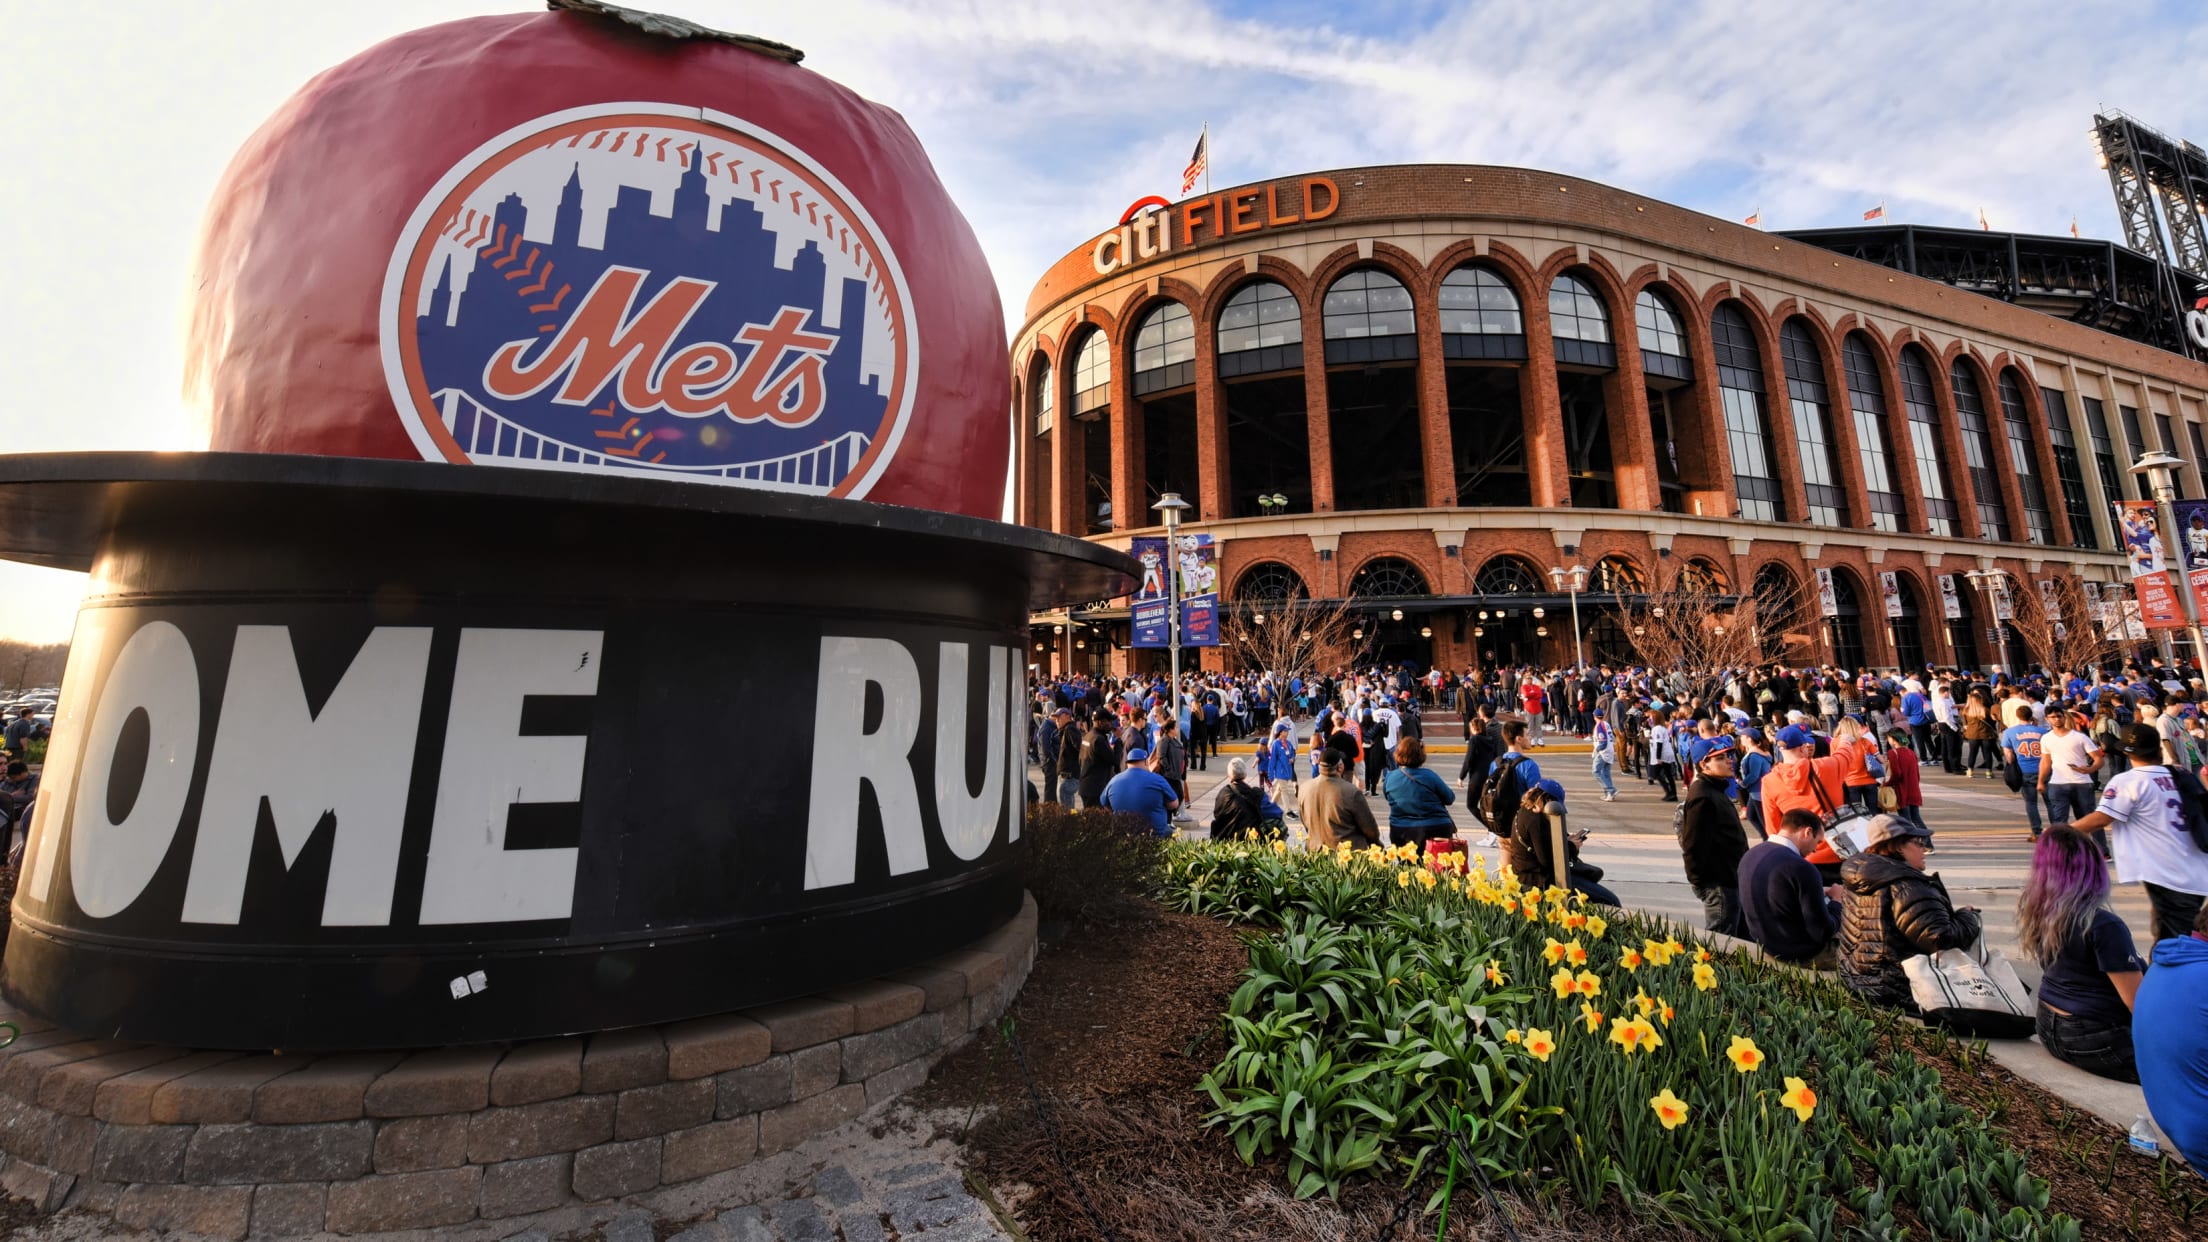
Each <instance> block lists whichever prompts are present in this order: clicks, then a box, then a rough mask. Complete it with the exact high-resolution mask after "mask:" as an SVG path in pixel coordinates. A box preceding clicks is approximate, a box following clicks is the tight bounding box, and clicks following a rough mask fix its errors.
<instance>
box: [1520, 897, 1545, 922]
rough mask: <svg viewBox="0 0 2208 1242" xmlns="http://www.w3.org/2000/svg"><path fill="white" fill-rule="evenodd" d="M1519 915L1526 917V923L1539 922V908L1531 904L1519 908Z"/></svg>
mask: <svg viewBox="0 0 2208 1242" xmlns="http://www.w3.org/2000/svg"><path fill="white" fill-rule="evenodd" d="M1520 913H1522V914H1524V915H1525V916H1526V921H1527V922H1528V923H1538V922H1540V921H1541V907H1539V906H1537V905H1535V904H1533V903H1532V902H1530V901H1529V902H1527V903H1526V904H1525V905H1524V906H1523V907H1521V908H1520Z"/></svg>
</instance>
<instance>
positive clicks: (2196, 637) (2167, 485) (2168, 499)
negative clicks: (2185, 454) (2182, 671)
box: [2131, 449, 2208, 680]
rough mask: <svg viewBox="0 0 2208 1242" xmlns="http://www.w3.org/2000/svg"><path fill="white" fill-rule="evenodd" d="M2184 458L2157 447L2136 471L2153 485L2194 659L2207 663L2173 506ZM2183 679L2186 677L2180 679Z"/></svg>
mask: <svg viewBox="0 0 2208 1242" xmlns="http://www.w3.org/2000/svg"><path fill="white" fill-rule="evenodd" d="M2184 464H2185V462H2184V460H2183V459H2181V458H2178V457H2175V456H2172V455H2171V454H2170V453H2168V452H2166V451H2164V450H2162V449H2156V450H2154V451H2153V452H2150V453H2148V454H2147V455H2146V456H2144V457H2141V458H2140V459H2139V460H2138V461H2136V462H2134V463H2133V464H2132V467H2131V472H2132V473H2133V474H2144V475H2146V476H2147V482H2148V483H2150V484H2152V485H2153V487H2154V510H2155V517H2156V519H2157V520H2158V521H2159V522H2160V524H2161V527H2162V531H2161V534H2162V538H2163V546H2164V547H2166V548H2168V549H2169V563H2170V565H2171V567H2172V571H2173V572H2172V576H2173V577H2174V578H2175V579H2176V581H2175V583H2174V584H2173V585H2174V587H2175V589H2176V591H2177V600H2178V604H2179V605H2180V606H2181V607H2183V608H2184V609H2185V631H2186V633H2188V634H2190V635H2191V636H2192V639H2193V660H2194V661H2195V662H2196V663H2201V664H2208V644H2203V643H2202V641H2201V633H2200V610H2199V609H2198V608H2197V607H2195V606H2194V604H2193V582H2192V571H2191V570H2190V569H2189V568H2187V567H2186V564H2185V545H2184V544H2183V543H2182V542H2180V541H2179V539H2178V534H2177V511H2176V510H2175V509H2173V508H2172V507H2171V504H2172V502H2174V501H2175V500H2176V499H2177V483H2176V473H2175V472H2176V470H2177V468H2178V467H2179V466H2182V465H2184ZM2180 680H2183V679H2182V678H2180Z"/></svg>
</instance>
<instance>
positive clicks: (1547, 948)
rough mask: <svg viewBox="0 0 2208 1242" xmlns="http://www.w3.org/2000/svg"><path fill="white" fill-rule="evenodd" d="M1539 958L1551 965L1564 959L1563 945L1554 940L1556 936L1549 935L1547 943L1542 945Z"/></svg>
mask: <svg viewBox="0 0 2208 1242" xmlns="http://www.w3.org/2000/svg"><path fill="white" fill-rule="evenodd" d="M1541 958H1542V960H1543V961H1546V962H1547V963H1548V964H1549V965H1551V966H1554V965H1556V964H1557V963H1558V962H1561V961H1563V960H1564V946H1563V945H1561V944H1558V943H1557V942H1556V937H1554V936H1551V937H1549V943H1548V944H1546V945H1544V946H1542V949H1541Z"/></svg>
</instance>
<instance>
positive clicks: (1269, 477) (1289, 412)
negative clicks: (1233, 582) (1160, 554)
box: [1213, 280, 1311, 517]
mask: <svg viewBox="0 0 2208 1242" xmlns="http://www.w3.org/2000/svg"><path fill="white" fill-rule="evenodd" d="M1213 339H1214V340H1215V341H1216V343H1217V346H1218V354H1219V380H1220V390H1221V397H1222V399H1223V402H1224V409H1225V411H1226V419H1227V507H1228V511H1229V512H1231V513H1232V514H1233V515H1234V516H1236V517H1263V516H1265V515H1267V514H1272V513H1309V512H1310V511H1311V422H1310V418H1309V416H1308V414H1307V412H1306V410H1305V401H1304V387H1303V315H1302V311H1301V310H1300V309H1299V308H1298V307H1297V305H1296V295H1295V294H1293V293H1290V292H1289V291H1288V289H1287V286H1285V285H1282V284H1280V283H1278V282H1277V281H1271V280H1256V281H1251V282H1250V283H1249V284H1246V285H1244V286H1242V287H1241V288H1239V289H1237V290H1235V291H1234V296H1232V297H1230V298H1228V299H1227V304H1226V305H1225V306H1224V307H1221V308H1220V311H1219V325H1218V329H1217V335H1216V336H1215V337H1214V338H1213Z"/></svg>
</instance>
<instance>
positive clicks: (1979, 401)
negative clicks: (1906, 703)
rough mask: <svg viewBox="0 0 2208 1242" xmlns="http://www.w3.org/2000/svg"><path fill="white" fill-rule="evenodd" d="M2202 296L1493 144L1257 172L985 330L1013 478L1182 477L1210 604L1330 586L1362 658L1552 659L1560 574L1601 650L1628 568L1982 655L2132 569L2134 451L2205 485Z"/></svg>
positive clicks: (1880, 643)
mask: <svg viewBox="0 0 2208 1242" xmlns="http://www.w3.org/2000/svg"><path fill="white" fill-rule="evenodd" d="M1851 215H1852V213H1851ZM1107 223H1108V222H1107V221H1101V220H1100V221H1098V222H1097V224H1098V225H1099V226H1100V227H1101V226H1103V225H1105V224H1107ZM2171 285H2174V286H2175V291H2176V292H2175V295H2171V294H2170V293H2169V288H2168V287H2169V286H2171ZM2203 292H2208V289H2204V288H2203V282H2202V280H2201V278H2200V277H2199V276H2197V275H2195V274H2193V273H2191V272H2189V271H2188V270H2184V269H2182V268H2181V267H2179V266H2176V265H2171V264H2166V263H2164V262H2162V261H2161V260H2160V259H2159V258H2158V257H2157V256H2155V255H2152V254H2149V253H2146V252H2144V251H2140V250H2136V249H2132V248H2128V247H2125V246H2122V245H2114V244H2111V243H2109V242H2107V241H2105V240H2096V239H2078V238H2074V237H2071V236H2067V235H2060V236H2033V235H2022V234H2005V233H1991V232H1987V231H1983V230H1981V229H1980V228H1978V227H1977V226H1976V224H1971V225H1969V226H1968V227H1965V228H1955V229H1949V228H1933V227H1927V226H1924V225H1911V224H1908V223H1906V222H1895V221H1892V220H1890V219H1889V220H1888V221H1886V222H1882V223H1877V224H1860V225H1858V224H1853V223H1851V224H1850V225H1849V226H1848V227H1845V228H1834V229H1825V230H1815V231H1804V232H1795V233H1771V232H1765V231H1762V230H1759V229H1755V228H1751V227H1747V226H1745V225H1743V224H1741V223H1738V222H1736V221H1735V220H1731V219H1718V218H1714V217H1710V216H1706V215H1702V214H1700V213H1697V212H1694V211H1690V210H1687V209H1685V208H1681V207H1677V206H1673V205H1671V204H1667V203H1663V202H1659V201H1656V200H1653V199H1650V198H1647V197H1644V196H1641V195H1637V194H1633V193H1631V192H1629V191H1626V190H1621V189H1617V188H1614V187H1610V186H1605V185H1599V184H1596V183H1593V182H1589V181H1583V180H1579V179H1575V178H1571V177H1563V176H1558V175H1555V174H1552V173H1545V172H1540V171H1537V170H1532V169H1520V168H1496V167H1481V166H1453V165H1452V166H1444V165H1419V166H1400V167H1370V168H1350V169H1340V170H1334V171H1329V172H1325V173H1313V174H1308V175H1303V176H1295V177H1286V178H1282V179H1279V180H1276V181H1272V182H1260V183H1255V184H1250V185H1244V186H1240V187H1237V188H1233V189H1225V190H1221V191H1219V192H1217V193H1214V194H1209V195H1205V196H1202V197H1197V198H1189V199H1184V200H1182V201H1180V202H1178V203H1174V204H1172V205H1170V206H1168V207H1166V208H1164V209H1162V210H1155V211H1149V212H1147V213H1143V212H1137V213H1134V214H1132V215H1130V217H1129V218H1128V219H1127V221H1126V222H1124V223H1121V224H1119V225H1116V226H1113V227H1109V228H1107V229H1106V230H1105V231H1103V232H1101V233H1097V234H1095V235H1093V236H1090V237H1089V238H1087V239H1086V240H1081V241H1080V242H1079V244H1078V245H1075V246H1073V247H1072V248H1071V250H1070V251H1069V253H1067V254H1066V255H1065V257H1063V258H1062V259H1060V260H1058V261H1057V262H1056V263H1055V264H1053V265H1052V266H1051V268H1050V269H1049V270H1048V271H1047V272H1046V273H1044V275H1043V277H1042V278H1041V279H1040V280H1039V281H1038V282H1037V283H1036V285H1035V288H1034V291H1033V293H1032V294H1031V296H1030V297H1029V299H1028V304H1027V308H1026V314H1025V318H1024V321H1023V322H1022V324H1021V326H1020V328H1019V330H1018V332H1017V333H1016V334H1015V337H1014V341H1013V347H1012V351H1011V360H1010V361H1011V377H1012V382H1013V386H1014V390H1015V392H1016V394H1017V397H1016V406H1017V409H1018V418H1017V424H1016V425H1017V429H1018V431H1019V435H1018V438H1017V442H1016V453H1017V468H1016V474H1015V492H1016V506H1017V509H1016V513H1017V518H1018V520H1020V521H1022V522H1024V523H1026V524H1028V525H1031V526H1036V527H1041V528H1045V529H1049V530H1054V531H1059V532H1063V533H1067V534H1072V535H1077V536H1083V537H1086V538H1089V539H1092V540H1096V541H1099V542H1103V543H1107V544H1110V545H1112V546H1115V547H1126V546H1128V544H1129V541H1130V540H1131V539H1132V538H1134V537H1135V536H1138V535H1142V536H1148V535H1156V534H1161V533H1163V532H1162V526H1161V523H1160V518H1159V514H1158V513H1157V512H1156V511H1155V510H1154V509H1153V508H1152V506H1153V505H1155V504H1156V503H1157V501H1158V499H1159V497H1160V496H1161V495H1164V494H1166V493H1169V492H1170V493H1178V494H1179V495H1180V496H1182V497H1183V498H1185V499H1186V500H1187V501H1189V502H1190V503H1191V506H1192V507H1191V509H1190V510H1189V512H1188V513H1187V514H1186V515H1185V516H1184V517H1183V519H1182V529H1183V530H1189V529H1195V530H1201V531H1205V532H1208V533H1209V534H1210V535H1211V536H1212V537H1213V539H1214V541H1215V545H1216V546H1217V548H1218V550H1219V558H1220V560H1219V581H1220V591H1221V603H1220V608H1221V611H1222V613H1223V614H1227V615H1229V616H1231V615H1234V614H1235V613H1237V612H1239V613H1241V614H1243V615H1245V616H1251V617H1254V616H1255V615H1257V614H1259V613H1262V612H1263V611H1264V604H1265V603H1266V602H1267V601H1277V600H1280V599H1283V598H1295V597H1309V598H1311V599H1314V600H1322V601H1325V600H1347V601H1349V602H1350V604H1351V606H1352V607H1354V608H1355V609H1356V610H1357V611H1358V614H1359V615H1360V616H1361V617H1362V618H1363V631H1362V632H1364V633H1369V634H1372V635H1373V636H1374V637H1376V638H1377V643H1376V644H1375V645H1373V646H1372V647H1371V648H1370V649H1369V650H1368V651H1366V652H1365V653H1364V654H1363V655H1362V656H1361V657H1360V658H1370V659H1377V660H1380V661H1383V662H1395V661H1401V660H1409V661H1412V662H1414V663H1416V664H1418V665H1420V666H1422V667H1423V666H1428V665H1440V666H1442V667H1444V668H1449V669H1462V668H1467V667H1481V666H1486V665H1489V664H1491V663H1511V664H1515V663H1531V664H1536V665H1540V666H1543V667H1555V666H1558V665H1562V664H1569V663H1571V662H1572V660H1573V658H1574V650H1575V648H1574V628H1573V623H1572V619H1571V610H1572V606H1573V605H1574V604H1575V603H1576V604H1577V605H1578V618H1579V632H1580V640H1581V643H1582V645H1583V650H1584V654H1585V658H1586V659H1587V661H1588V662H1589V663H1596V662H1601V661H1607V662H1610V663H1612V664H1616V665H1623V664H1628V663H1633V662H1635V661H1634V660H1633V658H1632V650H1633V644H1632V643H1631V641H1630V639H1631V636H1630V635H1629V634H1628V633H1626V631H1625V625H1626V624H1627V618H1629V617H1630V615H1631V613H1632V611H1633V609H1634V608H1636V607H1641V606H1645V604H1646V603H1647V601H1648V599H1649V597H1650V596H1651V595H1653V594H1657V593H1660V592H1668V591H1673V590H1678V589H1690V590H1697V591H1707V592H1710V593H1713V594H1717V595H1724V596H1734V597H1745V596H1750V595H1755V596H1757V597H1759V598H1760V597H1762V596H1763V594H1764V589H1765V588H1766V587H1769V588H1771V589H1772V591H1773V592H1775V593H1777V592H1781V591H1783V594H1785V595H1786V596H1787V597H1788V598H1791V599H1793V600H1796V601H1800V604H1799V607H1798V608H1797V609H1796V610H1795V613H1794V615H1793V616H1792V617H1791V618H1790V619H1787V620H1785V621H1784V622H1783V623H1779V624H1775V625H1772V626H1769V627H1763V629H1762V631H1761V632H1759V634H1758V635H1757V637H1758V639H1759V641H1760V642H1761V643H1762V646H1763V650H1764V651H1765V652H1766V653H1767V654H1768V656H1769V657H1770V658H1773V659H1781V660H1786V661H1789V662H1794V663H1801V664H1823V663H1830V664H1835V665H1839V666H1842V667H1846V668H1851V669H1868V668H1893V667H1897V666H1898V667H1903V668H1910V667H1921V666H1923V665H1924V664H1927V663H1935V664H1939V665H1943V666H1944V665H1950V664H1963V665H1969V666H1974V667H1981V668H1983V667H1986V666H1988V665H1990V664H1993V663H2003V664H2009V665H2011V666H2016V665H2018V664H2020V663H2024V662H2028V661H2024V660H2023V658H2022V657H2023V655H2024V651H2023V648H2022V647H2021V645H2020V644H2019V641H2018V639H2017V635H2016V631H2015V629H2014V627H2013V626H2011V625H2009V624H2007V622H2008V620H2009V616H2010V614H2011V612H2012V609H2013V607H2014V606H2015V605H2016V602H2017V601H2020V600H2028V599H2031V598H2032V597H2033V596H2034V595H2035V594H2042V593H2043V592H2044V591H2045V590H2046V588H2041V587H2039V586H2037V584H2038V583H2040V582H2046V581H2049V580H2052V579H2057V578H2069V579H2075V580H2076V584H2077V586H2078V588H2079V589H2078V590H2076V591H2072V592H2068V593H2067V594H2066V595H2065V598H2086V599H2090V600H2092V601H2094V603H2093V607H2094V608H2095V609H2098V610H2101V611H2102V612H2103V614H2104V616H2105V615H2106V614H2107V613H2113V612H2115V611H2117V609H2116V603H2115V602H2120V601H2125V600H2128V598H2129V597H2130V594H2131V576H2130V573H2129V571H2128V568H2127V566H2126V562H2125V560H2124V558H2123V557H2122V555H2121V554H2120V546H2121V545H2120V543H2119V537H2120V531H2119V530H2118V527H2117V523H2116V521H2115V517H2114V509H2113V506H2114V504H2115V503H2116V502H2119V501H2125V500H2130V501H2138V500H2141V499H2144V498H2146V491H2145V490H2144V489H2145V488H2146V486H2147V485H2146V483H2145V482H2144V481H2143V478H2144V476H2141V475H2137V474H2134V473H2132V471H2131V469H2130V468H2131V465H2132V463H2133V462H2135V461H2136V460H2137V459H2138V458H2139V457H2140V456H2141V455H2142V454H2144V453H2148V452H2151V451H2153V450H2156V449H2164V450H2167V451H2169V452H2171V453H2174V454H2176V455H2177V456H2178V457H2179V458H2180V459H2182V461H2183V462H2184V466H2183V468H2182V470H2181V471H2180V472H2179V479H2178V488H2179V493H2180V495H2181V496H2193V495H2199V494H2200V489H2201V481H2200V472H2201V468H2202V466H2203V465H2204V464H2208V445H2204V443H2203V433H2202V426H2201V424H2202V420H2203V418H2204V416H2208V365H2203V363H2202V362H2200V361H2198V360H2196V357H2195V356H2194V355H2195V354H2197V353H2199V352H2202V351H2203V350H2208V345H2203V346H2202V347H2201V349H2194V348H2189V347H2188V345H2187V342H2186V337H2185V332H2186V325H2185V324H2184V323H2183V322H2182V321H2183V314H2182V311H2183V308H2184V307H2186V306H2190V305H2191V304H2192V301H2193V299H2194V298H2195V297H2197V296H2199V295H2200V294H2201V293H2203ZM2173 296H2174V297H2176V298H2180V299H2181V300H2178V301H2173V300H2172V299H2173ZM2173 307H2174V308H2175V309H2174V310H2173ZM2203 322H2208V317H2204V319H2203ZM1575 568H1578V569H1584V570H1585V574H1584V576H1583V577H1582V578H1579V579H1577V581H1579V582H1581V583H1582V584H1583V585H1581V586H1580V588H1579V589H1577V590H1574V589H1573V585H1572V584H1573V582H1574V581H1575V579H1574V577H1573V575H1572V573H1571V571H1572V570H1573V569H1575ZM1559 570H1561V571H1564V572H1562V573H1557V572H1555V571H1559ZM1820 571H1829V573H1825V572H1820ZM1973 574H1976V575H1977V576H1976V577H1972V576H1971V575H1973ZM1828 577H1829V581H1830V591H1829V593H1826V592H1823V591H1822V590H1821V588H1822V587H1823V585H1824V583H1825V581H1826V580H1827V578H1828ZM1889 578H1890V581H1889ZM2004 583H2005V584H2006V590H2003V589H2002V585H2003V584H2004ZM1821 596H1823V598H1821ZM2048 597H2049V598H2051V596H2048ZM2126 606H2127V607H2128V604H2127V605H2126ZM1126 615H1127V613H1126V609H1125V607H1124V606H1123V605H1122V604H1120V603H1119V602H1116V601H1096V602H1095V603H1094V604H1092V605H1091V606H1087V607H1082V608H1075V609H1071V610H1065V611H1059V612H1052V613H1048V614H1039V615H1037V616H1035V617H1034V618H1032V621H1033V622H1034V625H1033V628H1032V630H1031V634H1030V650H1029V659H1030V660H1031V661H1033V662H1035V663H1037V664H1039V665H1040V666H1042V668H1044V669H1045V670H1058V669H1067V668H1072V669H1077V670H1082V671H1091V672H1097V673H1106V672H1110V673H1119V672H1126V671H1132V670H1136V669H1141V670H1148V669H1149V668H1150V667H1151V666H1152V665H1153V663H1156V662H1162V661H1163V659H1164V653H1163V652H1154V651H1150V650H1147V649H1145V650H1140V651H1130V650H1128V649H1127V645H1126V644H1127V642H1128V641H1129V631H1128V625H1127V621H1126V619H1125V618H1126ZM2067 620H2068V623H2069V624H2072V625H2077V624H2094V623H2095V620H2096V619H2095V618H2088V617H2083V616H2081V617H2072V618H2067ZM1232 652H1233V648H1232V645H1231V644H1230V645H1229V646H1227V647H1222V648H1218V649H1211V650H1204V651H1199V652H1194V653H1191V652H1185V651H1184V652H1183V660H1184V667H1185V666H1186V661H1188V660H1192V659H1193V660H1198V661H1200V662H1202V663H1204V664H1207V665H1212V666H1217V665H1218V664H1219V663H1221V662H1222V661H1224V662H1227V663H1232V662H1233V661H1234V659H1235V657H1234V655H1233V654H1232Z"/></svg>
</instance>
